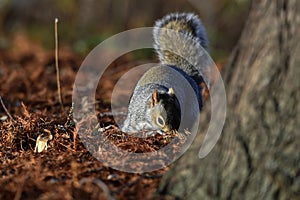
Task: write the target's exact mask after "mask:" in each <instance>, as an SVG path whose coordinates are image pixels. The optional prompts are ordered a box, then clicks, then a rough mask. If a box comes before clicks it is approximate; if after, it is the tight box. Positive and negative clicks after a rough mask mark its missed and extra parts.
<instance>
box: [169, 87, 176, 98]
mask: <svg viewBox="0 0 300 200" xmlns="http://www.w3.org/2000/svg"><path fill="white" fill-rule="evenodd" d="M168 94H169V95H170V96H174V95H175V91H174V89H173V88H169V91H168Z"/></svg>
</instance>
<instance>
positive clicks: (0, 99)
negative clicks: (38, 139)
mask: <svg viewBox="0 0 300 200" xmlns="http://www.w3.org/2000/svg"><path fill="white" fill-rule="evenodd" d="M0 102H1V105H2V107H3V109H4V111H5V113H6V114H7V116H8V117H9V118H10V119H11V121H13V122H16V120H14V118H13V117H12V116H11V115H10V114H9V112H8V110H7V109H6V107H5V105H4V103H3V101H2V97H1V96H0Z"/></svg>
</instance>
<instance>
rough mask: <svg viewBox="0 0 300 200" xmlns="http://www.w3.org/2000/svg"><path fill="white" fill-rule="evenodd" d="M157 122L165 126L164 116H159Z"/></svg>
mask: <svg viewBox="0 0 300 200" xmlns="http://www.w3.org/2000/svg"><path fill="white" fill-rule="evenodd" d="M156 122H157V124H158V125H160V126H161V127H163V126H165V120H164V119H163V117H162V116H159V117H157V119H156Z"/></svg>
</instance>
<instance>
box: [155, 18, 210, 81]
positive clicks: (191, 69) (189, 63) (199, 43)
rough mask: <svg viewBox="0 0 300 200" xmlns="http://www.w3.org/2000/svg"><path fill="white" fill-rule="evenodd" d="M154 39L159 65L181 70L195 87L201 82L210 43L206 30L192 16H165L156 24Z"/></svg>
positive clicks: (205, 71)
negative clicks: (192, 81)
mask: <svg viewBox="0 0 300 200" xmlns="http://www.w3.org/2000/svg"><path fill="white" fill-rule="evenodd" d="M153 37H154V42H155V43H154V48H155V50H156V52H157V53H158V56H159V59H160V61H161V63H162V64H165V65H169V66H175V67H178V68H180V69H182V70H183V71H184V72H186V73H187V74H188V75H189V76H190V77H192V78H193V79H194V80H195V81H196V82H197V83H198V84H199V83H200V82H202V81H203V78H204V77H203V76H206V74H207V73H208V71H209V70H210V69H209V66H207V63H208V61H207V53H206V50H207V49H208V45H209V41H208V38H207V36H206V30H205V27H204V26H203V24H202V22H201V20H200V19H199V18H198V17H197V16H196V15H195V14H193V13H172V14H169V15H166V16H165V17H163V18H162V19H160V20H158V21H156V23H155V26H154V30H153ZM204 79H205V78H204ZM204 81H205V82H207V80H204ZM207 84H208V86H209V82H208V83H207Z"/></svg>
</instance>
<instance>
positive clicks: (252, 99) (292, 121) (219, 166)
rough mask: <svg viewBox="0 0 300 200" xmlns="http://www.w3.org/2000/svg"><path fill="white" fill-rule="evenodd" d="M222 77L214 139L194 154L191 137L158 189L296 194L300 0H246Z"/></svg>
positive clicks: (299, 190) (197, 194) (184, 195)
mask: <svg viewBox="0 0 300 200" xmlns="http://www.w3.org/2000/svg"><path fill="white" fill-rule="evenodd" d="M223 79H224V82H225V87H226V92H227V100H228V104H227V119H226V122H225V127H224V130H223V133H222V135H221V138H220V140H219V141H218V143H217V144H216V146H215V147H214V149H213V150H212V152H210V154H209V155H208V156H207V157H205V158H204V159H201V160H200V159H199V158H198V157H197V155H198V151H199V148H200V145H201V135H200V136H199V137H198V138H196V140H195V142H194V143H193V145H192V146H191V148H190V150H189V151H188V152H187V153H186V154H185V155H184V156H183V157H182V158H181V159H179V160H178V161H177V162H176V163H175V164H174V166H173V167H172V169H171V171H170V172H169V174H167V175H166V176H165V177H164V180H163V183H162V185H161V187H160V189H159V192H160V194H164V195H167V196H168V197H170V199H172V198H177V199H299V198H300V116H299V113H300V103H299V101H300V1H298V0H263V1H262V0H254V1H253V2H252V8H251V12H250V15H249V18H248V21H247V23H246V26H245V29H244V31H243V33H242V36H241V39H240V41H239V43H238V45H237V47H236V48H235V50H234V52H233V53H232V57H231V61H230V62H229V64H228V65H227V66H226V68H225V69H224V74H223ZM205 121H206V123H208V122H209V118H208V117H207V118H206V120H205ZM203 123H205V122H203Z"/></svg>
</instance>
